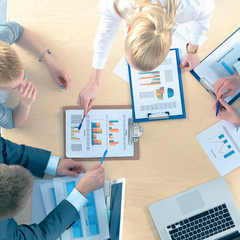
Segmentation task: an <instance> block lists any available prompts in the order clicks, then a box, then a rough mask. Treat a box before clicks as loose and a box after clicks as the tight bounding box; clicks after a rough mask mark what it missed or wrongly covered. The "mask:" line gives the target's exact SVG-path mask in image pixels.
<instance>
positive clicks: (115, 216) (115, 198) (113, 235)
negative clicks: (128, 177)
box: [109, 183, 122, 240]
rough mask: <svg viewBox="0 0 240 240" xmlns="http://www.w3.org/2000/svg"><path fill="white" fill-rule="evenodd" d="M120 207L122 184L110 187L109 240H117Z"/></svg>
mask: <svg viewBox="0 0 240 240" xmlns="http://www.w3.org/2000/svg"><path fill="white" fill-rule="evenodd" d="M121 207H122V183H115V184H112V186H111V201H110V211H111V215H110V220H109V232H110V239H111V240H119V232H120V220H121Z"/></svg>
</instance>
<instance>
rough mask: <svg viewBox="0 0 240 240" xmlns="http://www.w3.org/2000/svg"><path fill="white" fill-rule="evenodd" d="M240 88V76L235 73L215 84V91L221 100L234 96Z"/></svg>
mask: <svg viewBox="0 0 240 240" xmlns="http://www.w3.org/2000/svg"><path fill="white" fill-rule="evenodd" d="M239 87H240V75H239V74H238V72H235V73H234V74H233V75H232V76H229V77H225V78H220V79H219V80H218V81H216V82H215V83H214V91H215V94H216V96H217V99H219V98H226V97H228V96H230V95H232V94H234V93H235V92H236V91H237V90H238V88H239Z"/></svg>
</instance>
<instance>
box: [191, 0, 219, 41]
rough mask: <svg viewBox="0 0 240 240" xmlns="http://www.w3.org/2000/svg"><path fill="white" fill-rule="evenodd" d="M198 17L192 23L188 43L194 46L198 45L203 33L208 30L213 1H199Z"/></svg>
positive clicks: (213, 6)
mask: <svg viewBox="0 0 240 240" xmlns="http://www.w3.org/2000/svg"><path fill="white" fill-rule="evenodd" d="M199 8H200V9H199V11H198V16H197V17H196V19H195V20H194V21H193V24H192V29H191V34H190V42H191V43H192V44H194V45H199V42H200V40H201V38H202V37H203V36H204V34H205V32H207V31H208V30H209V26H210V20H211V16H212V14H213V11H214V8H215V5H214V2H213V0H201V1H200V2H199Z"/></svg>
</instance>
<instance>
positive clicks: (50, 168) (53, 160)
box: [44, 156, 60, 176]
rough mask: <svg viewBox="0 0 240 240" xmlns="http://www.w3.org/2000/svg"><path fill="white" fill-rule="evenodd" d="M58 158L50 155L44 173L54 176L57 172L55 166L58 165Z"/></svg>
mask: <svg viewBox="0 0 240 240" xmlns="http://www.w3.org/2000/svg"><path fill="white" fill-rule="evenodd" d="M59 160H60V157H56V156H50V158H49V161H48V164H47V167H46V169H45V172H44V173H45V174H49V175H53V176H55V175H56V174H57V166H58V163H59Z"/></svg>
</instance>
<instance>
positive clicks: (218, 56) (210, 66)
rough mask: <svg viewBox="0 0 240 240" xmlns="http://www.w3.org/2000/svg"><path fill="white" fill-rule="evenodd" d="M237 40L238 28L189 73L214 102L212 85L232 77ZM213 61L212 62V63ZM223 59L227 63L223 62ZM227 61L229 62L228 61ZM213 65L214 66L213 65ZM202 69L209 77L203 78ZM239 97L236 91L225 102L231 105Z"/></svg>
mask: <svg viewBox="0 0 240 240" xmlns="http://www.w3.org/2000/svg"><path fill="white" fill-rule="evenodd" d="M239 39H240V28H238V29H237V30H236V31H235V32H234V33H232V34H231V35H230V36H229V37H228V38H227V39H226V40H224V41H223V42H222V43H221V44H220V45H219V46H218V47H217V48H215V49H214V50H213V51H212V52H211V53H210V54H208V55H207V56H206V57H205V58H204V59H203V60H202V61H201V62H200V64H199V66H197V67H196V68H195V69H194V70H191V71H190V73H191V74H192V75H193V76H194V77H195V78H196V79H197V80H198V82H199V83H200V84H201V85H202V86H203V87H204V88H205V90H206V91H207V92H208V93H209V94H210V95H211V96H212V97H213V98H214V99H215V100H216V95H215V93H214V88H213V84H214V82H216V81H217V80H218V79H220V78H222V77H228V76H230V75H232V74H231V72H232V71H233V70H234V69H233V67H232V63H233V62H237V61H238V58H239V57H240V40H239ZM238 45H239V46H238ZM234 47H235V50H234ZM231 49H233V50H231ZM238 54H239V55H238ZM231 56H233V57H231ZM213 59H214V61H212V60H213ZM225 59H226V60H227V61H225ZM229 59H231V60H230V61H229ZM215 62H216V63H215ZM214 63H215V65H216V66H215V65H214ZM218 63H219V64H218ZM203 69H204V70H205V71H206V72H207V73H210V77H209V76H204V73H203V71H204V70H203ZM223 74H224V75H223ZM206 75H207V74H206ZM216 77H218V78H216ZM239 97H240V90H238V91H236V93H235V94H234V95H231V96H229V97H227V98H225V100H226V101H227V103H228V104H232V103H233V102H235V101H236V100H237V99H238V98H239Z"/></svg>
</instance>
